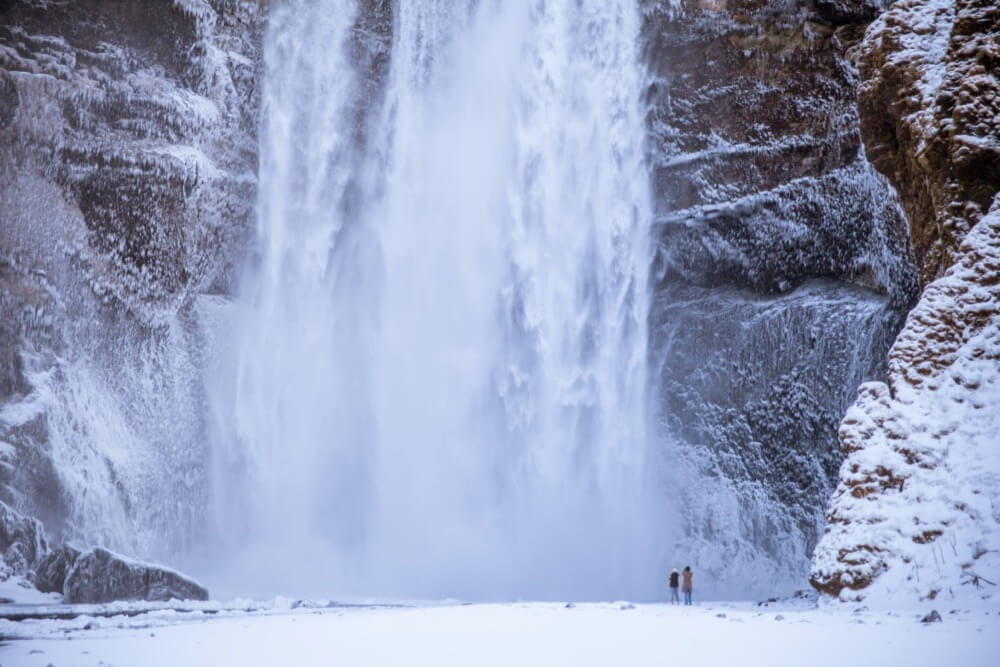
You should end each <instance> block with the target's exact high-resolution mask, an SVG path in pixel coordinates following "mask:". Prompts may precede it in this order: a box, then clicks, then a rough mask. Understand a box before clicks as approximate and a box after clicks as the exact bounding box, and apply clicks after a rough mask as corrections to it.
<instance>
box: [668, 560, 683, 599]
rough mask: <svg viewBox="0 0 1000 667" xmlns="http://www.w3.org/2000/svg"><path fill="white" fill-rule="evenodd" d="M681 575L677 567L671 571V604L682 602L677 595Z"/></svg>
mask: <svg viewBox="0 0 1000 667" xmlns="http://www.w3.org/2000/svg"><path fill="white" fill-rule="evenodd" d="M680 578H681V577H680V575H679V574H678V573H677V568H676V567H675V568H674V569H673V570H671V571H670V604H680V602H681V599H680V598H679V597H677V587H678V586H680Z"/></svg>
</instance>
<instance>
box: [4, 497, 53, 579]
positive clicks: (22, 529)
mask: <svg viewBox="0 0 1000 667" xmlns="http://www.w3.org/2000/svg"><path fill="white" fill-rule="evenodd" d="M48 549H49V545H48V542H47V541H46V539H45V531H44V530H43V529H42V524H41V523H40V522H39V521H38V519H35V518H32V517H26V516H23V515H21V514H19V513H18V512H15V511H14V510H13V509H11V508H10V507H9V506H8V505H7V504H5V503H3V502H0V558H2V560H0V579H6V578H7V577H8V576H10V575H23V574H27V573H28V572H30V571H31V570H32V569H33V568H34V567H35V564H36V563H37V562H38V561H39V560H40V559H41V558H42V557H43V556H44V555H45V554H46V552H47V551H48Z"/></svg>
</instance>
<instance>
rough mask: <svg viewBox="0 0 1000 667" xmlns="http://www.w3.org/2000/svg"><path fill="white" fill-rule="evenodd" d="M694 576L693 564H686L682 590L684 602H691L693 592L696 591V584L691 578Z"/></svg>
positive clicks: (687, 603) (686, 603)
mask: <svg viewBox="0 0 1000 667" xmlns="http://www.w3.org/2000/svg"><path fill="white" fill-rule="evenodd" d="M692 577H694V573H693V572H691V566H690V565H685V566H684V585H683V586H682V587H681V590H682V591H684V604H685V605H689V604H691V592H692V591H694V584H692V582H691V579H692Z"/></svg>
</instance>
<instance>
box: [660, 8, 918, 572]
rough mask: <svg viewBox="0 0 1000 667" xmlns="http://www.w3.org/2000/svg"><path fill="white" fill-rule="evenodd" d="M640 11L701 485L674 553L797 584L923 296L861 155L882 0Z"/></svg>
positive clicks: (666, 410) (687, 409) (663, 221)
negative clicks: (868, 72)
mask: <svg viewBox="0 0 1000 667" xmlns="http://www.w3.org/2000/svg"><path fill="white" fill-rule="evenodd" d="M643 6H644V9H645V29H644V36H645V40H646V57H647V61H648V62H649V63H650V67H651V69H652V73H651V74H652V78H651V82H650V86H649V89H648V90H647V102H648V104H649V115H648V124H649V139H650V140H649V145H650V148H649V151H650V156H649V162H650V167H651V169H652V178H653V183H654V188H655V196H656V199H655V208H656V217H657V226H656V241H657V253H656V258H655V266H654V273H655V277H656V279H657V281H658V282H657V294H656V300H655V303H654V305H653V308H652V312H651V316H650V318H651V332H650V335H651V341H652V344H651V350H652V354H653V355H654V357H655V359H654V361H653V364H654V369H655V372H656V375H657V378H658V381H659V387H658V389H657V394H658V396H659V401H660V403H659V406H658V412H659V415H660V417H661V420H662V421H663V423H664V424H665V426H666V428H667V429H668V431H669V433H670V435H669V438H671V439H673V440H674V441H675V442H676V443H677V447H676V451H674V452H672V453H671V454H670V456H671V458H672V459H674V461H673V464H672V465H674V466H683V465H688V466H690V467H691V468H692V470H694V472H693V473H692V474H690V475H689V476H688V478H693V479H696V480H698V481H697V482H696V483H695V484H694V488H685V489H684V490H683V491H682V492H681V493H680V498H679V499H678V502H679V503H680V504H681V506H682V507H684V512H685V516H686V517H687V518H688V527H687V531H688V534H689V540H688V541H687V542H686V543H685V544H684V545H680V546H678V548H677V553H678V554H681V553H683V554H686V555H688V556H689V557H691V558H692V559H693V560H695V561H697V562H698V563H699V565H700V567H701V568H702V570H703V571H706V570H707V571H708V572H710V573H711V575H710V576H711V577H713V578H716V580H718V581H724V580H731V585H732V586H736V587H739V586H741V585H752V584H751V582H763V581H767V582H769V583H767V584H766V585H767V586H781V585H788V584H787V582H789V581H792V580H796V579H799V578H800V577H801V576H802V573H804V572H805V571H806V570H807V569H808V562H809V556H810V554H811V551H812V548H813V546H814V545H815V542H816V540H817V539H818V536H819V534H820V532H821V531H822V527H823V524H824V517H823V508H824V507H825V505H826V501H827V499H828V498H829V494H830V492H831V491H832V489H833V485H834V483H835V481H836V474H837V470H838V467H839V464H840V461H841V458H842V455H841V454H840V452H839V447H838V445H837V435H836V430H837V425H838V424H839V422H840V420H841V418H842V416H843V414H844V410H845V409H846V408H847V406H848V405H849V404H850V402H851V400H853V397H854V392H855V389H856V387H857V386H858V384H859V383H861V382H862V381H863V380H871V379H877V378H880V377H882V375H883V373H884V371H885V366H884V364H885V356H884V355H885V353H886V351H887V350H888V347H889V345H890V343H891V341H892V339H893V337H894V336H895V333H896V331H897V330H898V327H899V326H900V325H901V323H902V318H903V316H904V315H905V312H906V310H907V309H908V308H909V307H910V305H911V304H912V300H913V298H914V296H915V291H916V280H915V273H914V268H913V264H912V259H911V254H910V250H909V240H908V236H907V230H906V222H905V219H904V218H903V216H902V214H901V210H900V208H899V205H898V203H897V200H896V198H895V196H894V193H893V192H892V189H891V188H890V187H889V185H888V184H887V182H886V181H885V179H884V178H883V177H882V176H880V175H879V174H877V173H876V172H875V171H874V169H873V168H872V166H871V165H870V164H869V162H868V161H867V160H866V158H865V155H864V153H863V151H862V150H861V137H860V133H859V120H858V115H857V104H856V89H857V85H858V77H857V71H856V69H855V68H854V66H853V65H852V60H851V57H852V55H853V54H854V52H855V50H856V49H857V47H858V44H859V41H860V39H861V37H862V35H863V32H864V29H865V26H866V25H867V23H868V22H869V21H871V19H872V18H873V17H874V16H875V15H876V14H877V13H878V11H879V6H878V4H877V3H870V2H801V3H799V2H796V3H792V2H783V1H778V0H762V1H750V2H714V1H695V0H685V1H680V2H672V3H666V2H646V3H644V5H643ZM679 479H684V475H680V476H679ZM789 538H790V539H789ZM758 585H759V584H758Z"/></svg>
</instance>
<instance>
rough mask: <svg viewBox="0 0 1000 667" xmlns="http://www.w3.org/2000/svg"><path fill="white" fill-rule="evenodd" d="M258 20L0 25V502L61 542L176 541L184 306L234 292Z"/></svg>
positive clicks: (28, 9)
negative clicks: (38, 523) (197, 297)
mask: <svg viewBox="0 0 1000 667" xmlns="http://www.w3.org/2000/svg"><path fill="white" fill-rule="evenodd" d="M261 13H262V12H261V9H260V7H259V6H258V5H257V4H256V3H245V2H235V1H230V0H212V1H211V2H209V1H207V0H185V1H183V2H167V1H154V0H145V1H142V2H112V1H98V0H83V1H79V2H70V3H65V2H46V1H44V0H24V1H14V2H5V3H3V4H2V6H0V91H2V94H0V361H2V363H0V406H2V407H0V443H2V450H0V456H2V459H3V465H2V467H0V498H2V499H3V500H5V501H7V502H9V503H10V504H11V505H12V506H14V507H16V508H17V509H19V510H21V511H23V512H25V513H28V514H31V515H34V516H37V517H40V518H41V519H43V521H44V522H45V524H46V526H47V527H48V528H49V530H50V532H52V533H53V534H54V535H55V536H57V537H70V538H76V537H79V538H81V539H82V540H83V541H84V542H91V541H97V542H100V543H103V544H106V545H108V546H112V547H114V548H118V549H121V550H123V551H128V552H131V553H137V554H139V555H143V556H168V555H169V554H171V553H173V552H174V551H175V550H180V549H183V548H184V542H185V541H186V540H190V539H191V535H192V533H193V529H192V526H193V525H195V524H196V517H197V516H198V513H199V499H200V498H203V495H204V473H203V470H204V460H203V459H204V456H203V455H204V449H203V440H204V438H203V437H202V435H201V430H202V426H201V423H200V422H201V416H200V414H201V413H200V400H199V394H200V391H201V390H200V386H199V384H200V372H199V370H198V368H199V366H200V359H199V353H198V345H199V343H198V332H197V331H196V326H195V323H194V318H193V317H192V316H191V303H192V298H193V296H194V295H195V294H198V293H202V292H222V293H225V292H227V291H229V289H230V286H229V282H228V281H229V279H230V277H231V275H232V274H233V273H234V272H233V270H232V267H233V266H234V265H235V263H237V262H239V261H240V260H241V257H242V255H243V248H244V247H245V238H246V237H247V235H248V232H249V231H250V230H251V226H250V223H251V221H252V206H253V201H254V199H255V192H256V184H255V183H256V123H257V109H258V107H259V101H258V97H259V94H258V89H257V85H258V83H257V82H258V79H259V62H258V61H259V57H258V54H257V49H258V48H259V33H260V26H261V22H262V21H261V16H260V15H261ZM201 502H202V503H203V500H202V501H201Z"/></svg>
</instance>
